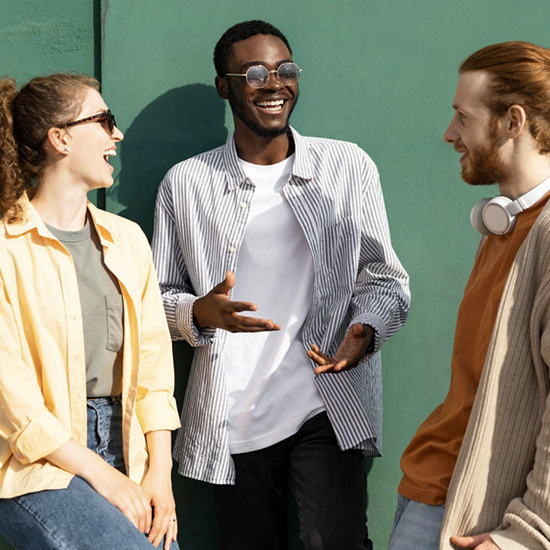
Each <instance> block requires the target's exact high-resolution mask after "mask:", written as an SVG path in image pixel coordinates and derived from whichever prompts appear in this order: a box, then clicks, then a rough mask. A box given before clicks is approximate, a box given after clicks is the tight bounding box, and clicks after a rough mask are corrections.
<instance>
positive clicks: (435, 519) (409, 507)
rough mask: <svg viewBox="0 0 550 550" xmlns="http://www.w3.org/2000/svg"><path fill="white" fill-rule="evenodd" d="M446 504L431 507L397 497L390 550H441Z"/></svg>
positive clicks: (400, 496)
mask: <svg viewBox="0 0 550 550" xmlns="http://www.w3.org/2000/svg"><path fill="white" fill-rule="evenodd" d="M444 513H445V504H440V505H439V506H431V505H430V504H423V503H422V502H416V501H415V500H410V499H408V498H405V497H404V496H402V495H399V494H398V495H397V510H396V512H395V521H394V523H393V529H392V534H391V537H390V545H389V547H388V550H420V549H422V550H439V535H440V533H441V524H442V523H443V514H444Z"/></svg>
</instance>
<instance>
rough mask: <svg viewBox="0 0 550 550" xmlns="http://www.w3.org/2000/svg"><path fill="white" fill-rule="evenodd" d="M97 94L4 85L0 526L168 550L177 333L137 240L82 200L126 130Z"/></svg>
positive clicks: (23, 542) (46, 543)
mask: <svg viewBox="0 0 550 550" xmlns="http://www.w3.org/2000/svg"><path fill="white" fill-rule="evenodd" d="M98 89H99V86H98V83H97V81H95V80H94V79H92V78H90V77H87V76H80V75H67V74H58V75H52V76H49V77H40V78H35V79H33V80H31V81H30V82H29V83H28V84H26V85H25V86H24V87H23V88H22V89H21V90H20V91H18V90H17V88H16V85H15V82H14V81H13V80H12V79H9V78H4V79H0V215H1V219H0V334H1V337H0V531H1V532H2V533H3V534H4V536H5V537H6V538H7V539H8V540H9V541H10V542H11V543H12V544H13V545H14V546H15V547H16V548H24V549H25V550H29V549H34V548H36V549H41V550H43V549H46V548H48V549H50V548H51V549H57V548H63V549H67V548H70V549H88V548H90V549H91V548H124V549H127V548H128V549H134V548H135V549H141V548H143V549H146V548H153V546H155V547H160V548H164V550H168V549H171V550H174V549H177V548H178V546H177V543H176V542H175V541H176V535H177V522H176V512H175V503H174V497H173V494H172V487H171V481H170V471H171V466H172V460H171V456H170V442H171V439H170V433H171V430H174V429H176V428H177V427H178V426H179V420H178V414H177V410H176V406H175V402H174V398H173V396H172V393H173V364H172V355H171V343H170V336H169V333H168V329H167V325H166V320H165V317H164V311H163V307H162V303H161V299H160V294H159V290H158V285H157V280H156V276H155V272H154V269H153V266H152V262H151V254H150V249H149V245H148V242H147V239H146V237H145V235H144V234H143V233H142V231H141V230H140V229H139V227H138V226H137V225H136V224H134V223H132V222H130V221H128V220H125V219H123V218H120V217H118V216H115V215H113V214H109V213H107V212H104V211H101V210H98V209H97V208H95V207H94V206H93V205H92V204H91V203H89V202H88V201H87V193H88V192H89V191H90V190H92V189H100V188H106V187H110V186H111V185H112V184H113V177H112V173H113V167H112V166H111V165H110V164H109V159H110V157H112V156H114V155H116V147H117V144H118V143H119V142H120V141H121V140H122V139H123V135H122V133H121V132H120V130H119V129H118V128H117V127H116V125H115V119H114V117H113V115H112V113H111V111H109V109H108V108H107V106H106V105H105V103H104V101H103V99H102V97H101V95H100V94H99V92H98Z"/></svg>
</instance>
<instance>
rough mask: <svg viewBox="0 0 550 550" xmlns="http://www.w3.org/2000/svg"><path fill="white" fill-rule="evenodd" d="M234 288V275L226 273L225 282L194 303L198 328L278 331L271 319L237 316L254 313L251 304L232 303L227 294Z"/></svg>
mask: <svg viewBox="0 0 550 550" xmlns="http://www.w3.org/2000/svg"><path fill="white" fill-rule="evenodd" d="M234 286H235V275H233V273H231V271H228V272H227V273H226V274H225V280H223V281H222V282H221V283H220V284H219V285H216V286H215V287H214V288H213V289H212V290H211V291H210V292H209V293H208V294H206V296H203V297H202V298H199V299H198V300H196V301H195V305H194V308H193V314H194V316H195V320H196V324H197V326H199V327H200V328H207V327H208V328H221V329H223V330H227V331H229V332H262V331H266V330H279V329H280V328H281V327H280V326H279V325H278V324H276V323H274V322H273V321H272V320H271V319H258V318H257V317H248V316H245V315H238V313H239V312H241V311H256V310H257V309H258V308H257V307H256V306H255V305H254V304H253V303H252V302H233V301H231V299H230V298H229V292H230V291H231V289H232V288H233V287H234Z"/></svg>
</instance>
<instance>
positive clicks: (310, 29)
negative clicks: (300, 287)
mask: <svg viewBox="0 0 550 550" xmlns="http://www.w3.org/2000/svg"><path fill="white" fill-rule="evenodd" d="M8 6H9V10H6V9H1V10H0V13H2V19H1V20H0V53H1V54H2V55H1V57H0V59H2V62H3V64H4V67H3V69H2V71H0V72H3V73H10V74H12V75H14V76H16V77H17V78H22V79H24V78H27V77H29V76H32V75H34V74H37V73H48V72H53V71H57V70H77V71H87V72H91V73H94V72H95V74H96V75H98V76H101V79H102V83H103V90H104V96H105V99H106V101H107V103H108V105H109V106H110V108H111V109H112V110H113V111H114V112H115V114H116V116H117V122H118V123H119V126H120V128H121V129H122V131H123V132H124V133H125V134H126V139H125V141H124V142H123V143H122V146H121V148H120V150H121V154H120V156H119V157H118V158H117V159H116V163H117V165H116V184H115V186H114V187H113V188H112V189H111V190H109V191H108V192H107V195H106V206H107V208H108V209H109V210H111V211H114V212H117V213H121V214H122V215H124V216H127V217H130V218H132V219H134V220H136V221H138V222H139V223H140V224H142V226H143V227H144V229H145V230H146V232H147V233H148V234H149V235H150V234H151V231H152V220H153V207H154V198H155V195H156V189H157V187H158V184H159V182H160V180H161V178H162V176H163V175H164V173H165V172H166V170H167V169H168V168H169V167H170V166H171V165H172V164H174V163H176V162H178V161H180V160H183V159H185V158H187V157H189V156H191V155H194V154H196V153H198V152H200V151H203V150H206V149H209V148H212V147H215V146H217V145H219V144H221V143H223V142H224V141H225V139H226V137H227V135H228V132H230V131H231V130H232V122H231V116H230V113H229V111H228V109H227V106H226V105H225V103H224V102H223V101H222V100H220V99H219V98H218V97H217V95H216V93H215V90H214V87H213V80H214V68H213V65H212V51H213V48H214V44H215V42H216V41H217V39H218V38H219V36H220V35H221V34H222V33H223V31H224V30H225V29H226V28H227V27H229V26H230V25H232V24H234V23H236V22H238V21H242V20H245V19H253V18H262V19H265V20H267V21H270V22H271V23H273V24H275V25H276V26H278V27H280V28H281V30H283V32H284V33H285V34H286V35H287V36H288V38H289V40H290V42H291V44H292V47H293V50H294V59H295V60H296V62H297V63H298V64H299V65H300V66H301V67H302V68H303V69H304V73H303V76H302V80H301V82H300V89H301V97H300V102H299V105H298V107H297V108H296V111H295V113H294V115H293V119H292V123H293V125H294V126H295V127H296V128H297V129H298V130H299V131H300V132H301V133H302V134H305V135H313V136H324V137H332V138H338V139H345V140H349V141H354V142H356V143H358V144H359V145H361V146H362V147H363V148H364V149H365V150H366V151H367V152H368V153H369V154H370V155H371V156H372V157H373V159H374V160H375V162H376V163H377V164H378V167H379V170H380V173H381V178H382V186H383V189H384V193H385V198H386V205H387V210H388V215H389V218H390V225H391V229H392V237H393V242H394V246H395V248H396V250H397V252H398V254H399V256H400V258H401V260H402V262H403V264H404V265H405V267H406V268H407V269H408V271H409V273H410V275H411V287H412V293H413V300H412V310H411V315H410V319H409V322H408V324H407V326H406V327H405V328H404V329H403V331H402V332H401V333H400V334H398V335H397V336H396V337H395V338H394V339H393V340H392V341H390V342H389V343H388V344H386V345H385V346H384V350H383V362H384V384H385V388H384V393H385V397H384V399H385V421H384V424H385V432H384V457H383V458H380V459H376V460H374V461H369V463H368V466H369V469H370V472H369V509H368V514H369V526H370V529H371V534H372V537H373V539H374V542H375V548H376V549H377V550H379V549H383V548H385V547H386V544H387V539H388V536H389V531H390V529H391V524H392V520H393V513H394V507H395V500H396V497H395V489H396V487H397V484H398V482H399V479H400V470H399V458H400V455H401V453H402V451H403V449H404V448H405V446H406V445H407V443H408V442H409V440H410V438H411V437H412V436H413V434H414V432H415V430H416V428H417V427H418V425H419V424H420V423H421V422H422V421H423V420H424V418H425V417H426V416H427V415H428V414H429V413H430V412H431V411H432V409H433V408H434V407H435V406H436V405H437V404H439V403H440V402H441V401H442V400H443V398H444V396H445V393H446V390H447V387H448V383H449V358H450V355H451V346H452V339H453V332H454V324H455V319H456V313H457V309H458V304H459V301H460V298H461V295H462V291H463V288H464V285H465V283H466V279H467V276H468V274H469V271H470V269H471V266H472V262H473V257H474V252H475V248H476V243H477V235H476V233H475V231H474V230H473V229H472V228H471V227H470V226H469V221H468V217H469V210H470V208H471V206H472V204H473V203H474V202H475V201H476V200H477V199H478V198H479V197H481V196H483V195H484V194H485V193H487V192H493V193H496V191H495V190H484V191H483V190H479V189H472V188H469V187H468V186H466V184H464V183H463V182H462V181H461V179H460V169H459V163H458V155H457V154H456V153H454V151H453V150H452V148H451V147H449V146H448V145H446V144H445V143H444V142H443V140H442V137H441V136H442V133H443V131H444V130H445V128H446V126H447V124H448V122H449V120H450V118H451V116H452V109H451V104H452V98H453V94H454V90H455V86H456V79H457V74H456V68H457V66H458V64H459V63H460V61H461V60H462V59H463V58H464V57H466V56H467V55H468V54H469V53H471V52H472V51H474V50H476V49H477V48H479V47H482V46H484V45H486V44H489V43H493V42H498V41H503V40H529V41H532V42H535V43H538V44H540V45H543V46H546V47H550V38H549V35H548V30H547V24H548V20H549V15H550V12H549V11H550V7H549V5H548V2H547V0H528V1H526V2H523V3H519V2H516V1H514V0H453V1H451V0H422V1H420V2H410V1H406V0H385V1H384V0H315V1H313V0H302V1H301V2H295V1H290V0H279V1H278V2H276V3H274V2H267V1H261V0H255V1H252V0H233V1H231V2H227V1H222V0H207V1H204V0H202V1H199V0H187V1H186V2H182V1H181V0H162V1H160V0H157V1H155V2H152V1H150V0H109V1H107V0H103V3H102V5H101V6H99V5H96V4H94V3H93V2H92V1H91V0H88V1H87V2H84V1H83V0H79V1H78V2H74V1H72V2H69V1H67V0H57V1H56V2H55V3H54V2H47V3H45V2H41V1H38V0H25V2H19V3H16V2H12V1H7V0H0V8H5V7H8ZM94 10H95V11H94ZM6 14H7V15H8V18H7V20H6ZM101 21H104V28H103V35H102V36H99V34H98V32H99V30H100V24H99V23H100V22H101ZM100 54H102V56H103V59H102V62H101V58H100ZM100 62H101V63H100ZM99 69H100V72H99ZM175 350H176V374H177V397H178V400H179V401H180V402H181V399H182V398H183V392H184V386H185V381H186V378H187V375H188V370H189V361H190V357H191V352H190V350H189V349H188V348H187V347H186V346H184V345H177V346H175ZM174 487H175V491H176V496H177V503H178V516H179V523H180V544H181V546H182V548H186V549H187V550H195V549H197V550H198V549H201V550H202V549H204V550H206V549H208V550H210V549H215V548H216V542H215V534H214V519H213V502H212V491H211V488H210V487H209V486H207V485H205V484H202V483H200V482H196V481H192V480H186V479H183V478H181V477H179V476H176V477H175V478H174ZM291 547H292V548H296V549H297V548H300V547H301V546H300V543H299V541H298V540H297V535H296V522H295V521H294V522H293V532H292V542H291Z"/></svg>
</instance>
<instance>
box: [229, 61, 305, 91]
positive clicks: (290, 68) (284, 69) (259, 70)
mask: <svg viewBox="0 0 550 550" xmlns="http://www.w3.org/2000/svg"><path fill="white" fill-rule="evenodd" d="M301 73H302V69H300V67H298V65H296V63H281V64H280V65H279V68H278V69H276V70H275V69H274V70H272V71H270V70H268V69H266V68H265V67H264V66H263V65H252V67H249V68H248V69H247V71H246V73H243V74H237V73H227V74H226V75H225V76H240V77H245V78H246V83H247V84H248V85H249V86H251V87H252V88H256V89H257V90H259V89H261V88H265V87H266V86H267V84H268V82H269V77H270V76H271V75H272V74H274V75H275V76H276V77H277V80H278V81H279V82H280V83H281V84H284V85H285V86H292V85H293V84H296V82H298V80H300V74H301Z"/></svg>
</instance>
